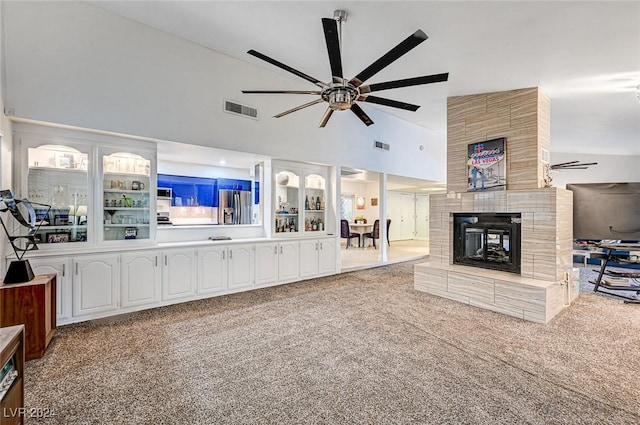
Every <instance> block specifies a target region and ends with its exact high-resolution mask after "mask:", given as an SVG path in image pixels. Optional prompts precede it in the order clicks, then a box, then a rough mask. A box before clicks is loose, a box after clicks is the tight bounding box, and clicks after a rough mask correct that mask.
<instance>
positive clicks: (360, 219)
mask: <svg viewBox="0 0 640 425" xmlns="http://www.w3.org/2000/svg"><path fill="white" fill-rule="evenodd" d="M356 223H357V224H367V219H366V218H364V216H363V215H358V216H356Z"/></svg>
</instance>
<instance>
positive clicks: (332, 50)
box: [322, 18, 342, 78]
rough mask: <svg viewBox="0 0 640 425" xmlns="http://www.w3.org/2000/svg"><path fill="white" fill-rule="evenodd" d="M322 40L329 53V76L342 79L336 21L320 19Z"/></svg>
mask: <svg viewBox="0 0 640 425" xmlns="http://www.w3.org/2000/svg"><path fill="white" fill-rule="evenodd" d="M322 27H323V28H324V39H325V41H326V42H327V52H329V64H330V65H331V76H332V77H340V78H342V56H341V55H340V40H339V38H338V21H336V20H335V19H330V18H322Z"/></svg>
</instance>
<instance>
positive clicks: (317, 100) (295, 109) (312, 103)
mask: <svg viewBox="0 0 640 425" xmlns="http://www.w3.org/2000/svg"><path fill="white" fill-rule="evenodd" d="M320 102H324V100H322V99H316V100H314V101H312V102H308V103H305V104H304V105H300V106H296V107H295V108H291V109H289V110H288V111H284V112H280V113H279V114H278V115H274V116H273V118H280V117H284V116H285V115H288V114H290V113H292V112H296V111H299V110H300V109H304V108H308V107H309V106H313V105H315V104H316V103H320Z"/></svg>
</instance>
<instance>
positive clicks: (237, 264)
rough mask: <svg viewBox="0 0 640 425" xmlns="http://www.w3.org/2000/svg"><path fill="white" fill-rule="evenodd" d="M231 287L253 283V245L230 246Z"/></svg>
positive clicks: (242, 286) (240, 286)
mask: <svg viewBox="0 0 640 425" xmlns="http://www.w3.org/2000/svg"><path fill="white" fill-rule="evenodd" d="M228 272H229V288H230V289H231V288H234V289H235V288H245V287H249V286H252V285H253V281H254V276H253V245H233V246H231V247H229V270H228Z"/></svg>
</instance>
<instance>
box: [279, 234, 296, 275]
mask: <svg viewBox="0 0 640 425" xmlns="http://www.w3.org/2000/svg"><path fill="white" fill-rule="evenodd" d="M299 277H300V243H299V242H298V241H287V242H280V243H279V244H278V281H280V282H285V281H286V282H291V281H293V280H296V279H298V278H299Z"/></svg>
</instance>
